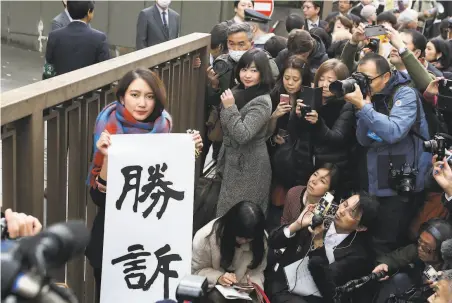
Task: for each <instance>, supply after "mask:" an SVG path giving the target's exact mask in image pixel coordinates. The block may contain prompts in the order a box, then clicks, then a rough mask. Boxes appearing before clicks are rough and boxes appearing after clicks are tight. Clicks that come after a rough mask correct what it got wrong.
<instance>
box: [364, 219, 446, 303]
mask: <svg viewBox="0 0 452 303" xmlns="http://www.w3.org/2000/svg"><path fill="white" fill-rule="evenodd" d="M451 238H452V226H451V225H450V224H449V223H448V222H447V221H445V220H442V219H430V220H429V221H427V222H426V223H424V224H423V225H422V226H421V228H420V232H419V238H418V241H417V244H410V245H408V246H406V247H403V248H400V249H398V250H395V251H393V252H391V253H389V254H386V255H384V256H381V257H379V258H377V262H378V263H379V265H378V266H377V267H375V269H374V270H373V272H374V273H377V272H382V271H384V272H386V273H388V275H391V277H389V276H386V277H384V278H383V279H382V280H387V281H385V282H383V283H382V284H381V287H380V291H379V293H378V295H377V300H376V301H375V302H377V303H380V302H381V303H383V302H387V300H388V299H389V298H391V299H390V301H389V302H405V301H400V300H407V298H408V297H411V299H410V301H408V302H425V300H426V299H427V298H428V297H429V296H430V295H431V290H430V287H429V284H430V283H432V282H435V281H436V279H437V278H438V276H439V274H438V272H439V271H442V270H443V269H445V264H444V263H445V262H444V260H443V256H442V254H441V244H442V243H443V242H444V241H446V240H448V239H451Z"/></svg>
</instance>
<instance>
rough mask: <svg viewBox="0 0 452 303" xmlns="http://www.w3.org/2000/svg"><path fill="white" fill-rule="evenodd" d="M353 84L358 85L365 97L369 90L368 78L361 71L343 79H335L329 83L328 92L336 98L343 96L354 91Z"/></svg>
mask: <svg viewBox="0 0 452 303" xmlns="http://www.w3.org/2000/svg"><path fill="white" fill-rule="evenodd" d="M355 84H358V85H359V88H360V89H361V92H362V93H363V97H366V96H367V95H368V94H369V92H370V83H369V79H368V78H367V76H366V75H364V74H363V73H359V72H356V73H353V74H352V75H351V76H350V77H348V78H347V79H345V80H337V81H334V82H333V83H331V84H330V87H329V89H330V92H331V93H333V94H334V95H335V96H336V98H343V97H344V95H346V94H349V93H352V92H354V91H355Z"/></svg>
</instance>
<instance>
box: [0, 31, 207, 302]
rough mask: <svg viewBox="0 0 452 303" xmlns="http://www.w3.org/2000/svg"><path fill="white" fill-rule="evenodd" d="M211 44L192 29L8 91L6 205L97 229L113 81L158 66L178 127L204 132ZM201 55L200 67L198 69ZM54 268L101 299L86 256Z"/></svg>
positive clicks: (81, 294)
mask: <svg viewBox="0 0 452 303" xmlns="http://www.w3.org/2000/svg"><path fill="white" fill-rule="evenodd" d="M209 47H210V35H208V34H203V33H193V34H190V35H187V36H183V37H180V38H178V39H175V40H171V41H168V42H165V43H162V44H159V45H156V46H152V47H149V48H146V49H143V50H139V51H136V52H133V53H129V54H126V55H123V56H120V57H117V58H114V59H111V60H108V61H105V62H101V63H98V64H95V65H92V66H89V67H85V68H82V69H79V70H76V71H73V72H70V73H67V74H64V75H61V76H57V77H54V78H51V79H47V80H44V81H40V82H37V83H34V84H31V85H27V86H24V87H21V88H18V89H14V90H10V91H7V92H5V93H2V94H1V139H2V165H3V168H2V191H3V192H2V195H3V197H2V202H3V209H7V208H12V209H13V210H15V211H19V212H24V213H27V214H31V215H33V216H35V217H37V218H38V219H39V220H40V221H41V222H44V224H45V225H49V224H53V223H56V222H63V221H66V220H68V219H82V220H86V223H87V226H88V228H91V225H92V222H93V219H94V217H95V215H96V211H97V209H96V207H95V205H94V203H92V201H90V200H91V199H90V197H89V193H88V188H87V186H86V185H85V179H86V176H87V173H88V167H89V164H90V163H89V161H90V158H91V153H92V145H93V136H92V133H93V129H94V123H95V120H96V117H97V115H98V113H99V111H100V110H101V109H102V108H103V107H104V106H105V105H106V104H108V103H110V102H112V101H114V100H115V92H114V83H115V82H116V81H117V80H119V79H120V78H121V77H122V76H123V75H124V74H125V73H127V72H128V71H130V70H132V69H134V68H137V67H145V68H152V69H153V70H155V71H156V72H157V73H158V74H159V76H160V77H161V79H162V80H163V82H164V83H165V86H166V89H167V94H168V110H169V112H170V113H171V115H172V117H173V123H174V124H173V132H184V131H185V130H186V129H198V130H200V131H201V132H203V129H204V93H205V83H206V82H205V79H206V68H207V64H208V61H209ZM196 57H200V58H201V62H202V64H201V67H200V68H194V67H193V62H194V59H195V58H196ZM45 151H46V152H47V153H46V156H45ZM45 159H46V160H47V163H46V165H45ZM197 171H199V165H198V166H197ZM45 176H47V178H45ZM45 188H46V194H45V196H46V198H44V189H45ZM55 274H56V275H57V278H58V279H59V281H60V282H63V281H65V282H66V283H67V284H68V285H69V287H71V289H73V290H74V292H75V293H76V295H77V297H78V298H79V300H80V302H89V303H91V302H94V298H95V288H94V279H93V273H92V269H91V266H89V265H88V264H87V263H86V262H85V258H84V257H80V258H78V259H75V260H73V261H71V262H69V263H68V265H67V269H66V271H63V270H61V271H58V272H56V273H55Z"/></svg>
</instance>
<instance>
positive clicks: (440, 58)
mask: <svg viewBox="0 0 452 303" xmlns="http://www.w3.org/2000/svg"><path fill="white" fill-rule="evenodd" d="M451 54H452V51H451V47H450V44H449V42H448V41H445V40H443V39H439V38H435V39H431V40H430V41H429V42H428V43H427V46H426V48H425V60H427V61H428V62H430V63H431V64H433V65H434V66H435V67H436V68H437V69H439V70H440V71H442V72H450V71H452V66H451V63H452V61H451V58H450V56H451Z"/></svg>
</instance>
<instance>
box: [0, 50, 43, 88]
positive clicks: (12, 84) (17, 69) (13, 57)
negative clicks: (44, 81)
mask: <svg viewBox="0 0 452 303" xmlns="http://www.w3.org/2000/svg"><path fill="white" fill-rule="evenodd" d="M43 65H44V53H42V54H41V53H39V52H36V51H31V50H25V49H23V48H19V47H16V46H12V45H7V44H3V43H2V44H1V66H2V73H1V89H0V91H1V92H5V91H8V90H11V89H14V88H18V87H21V86H24V85H28V84H31V83H34V82H36V81H39V80H41V77H42V68H43Z"/></svg>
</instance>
